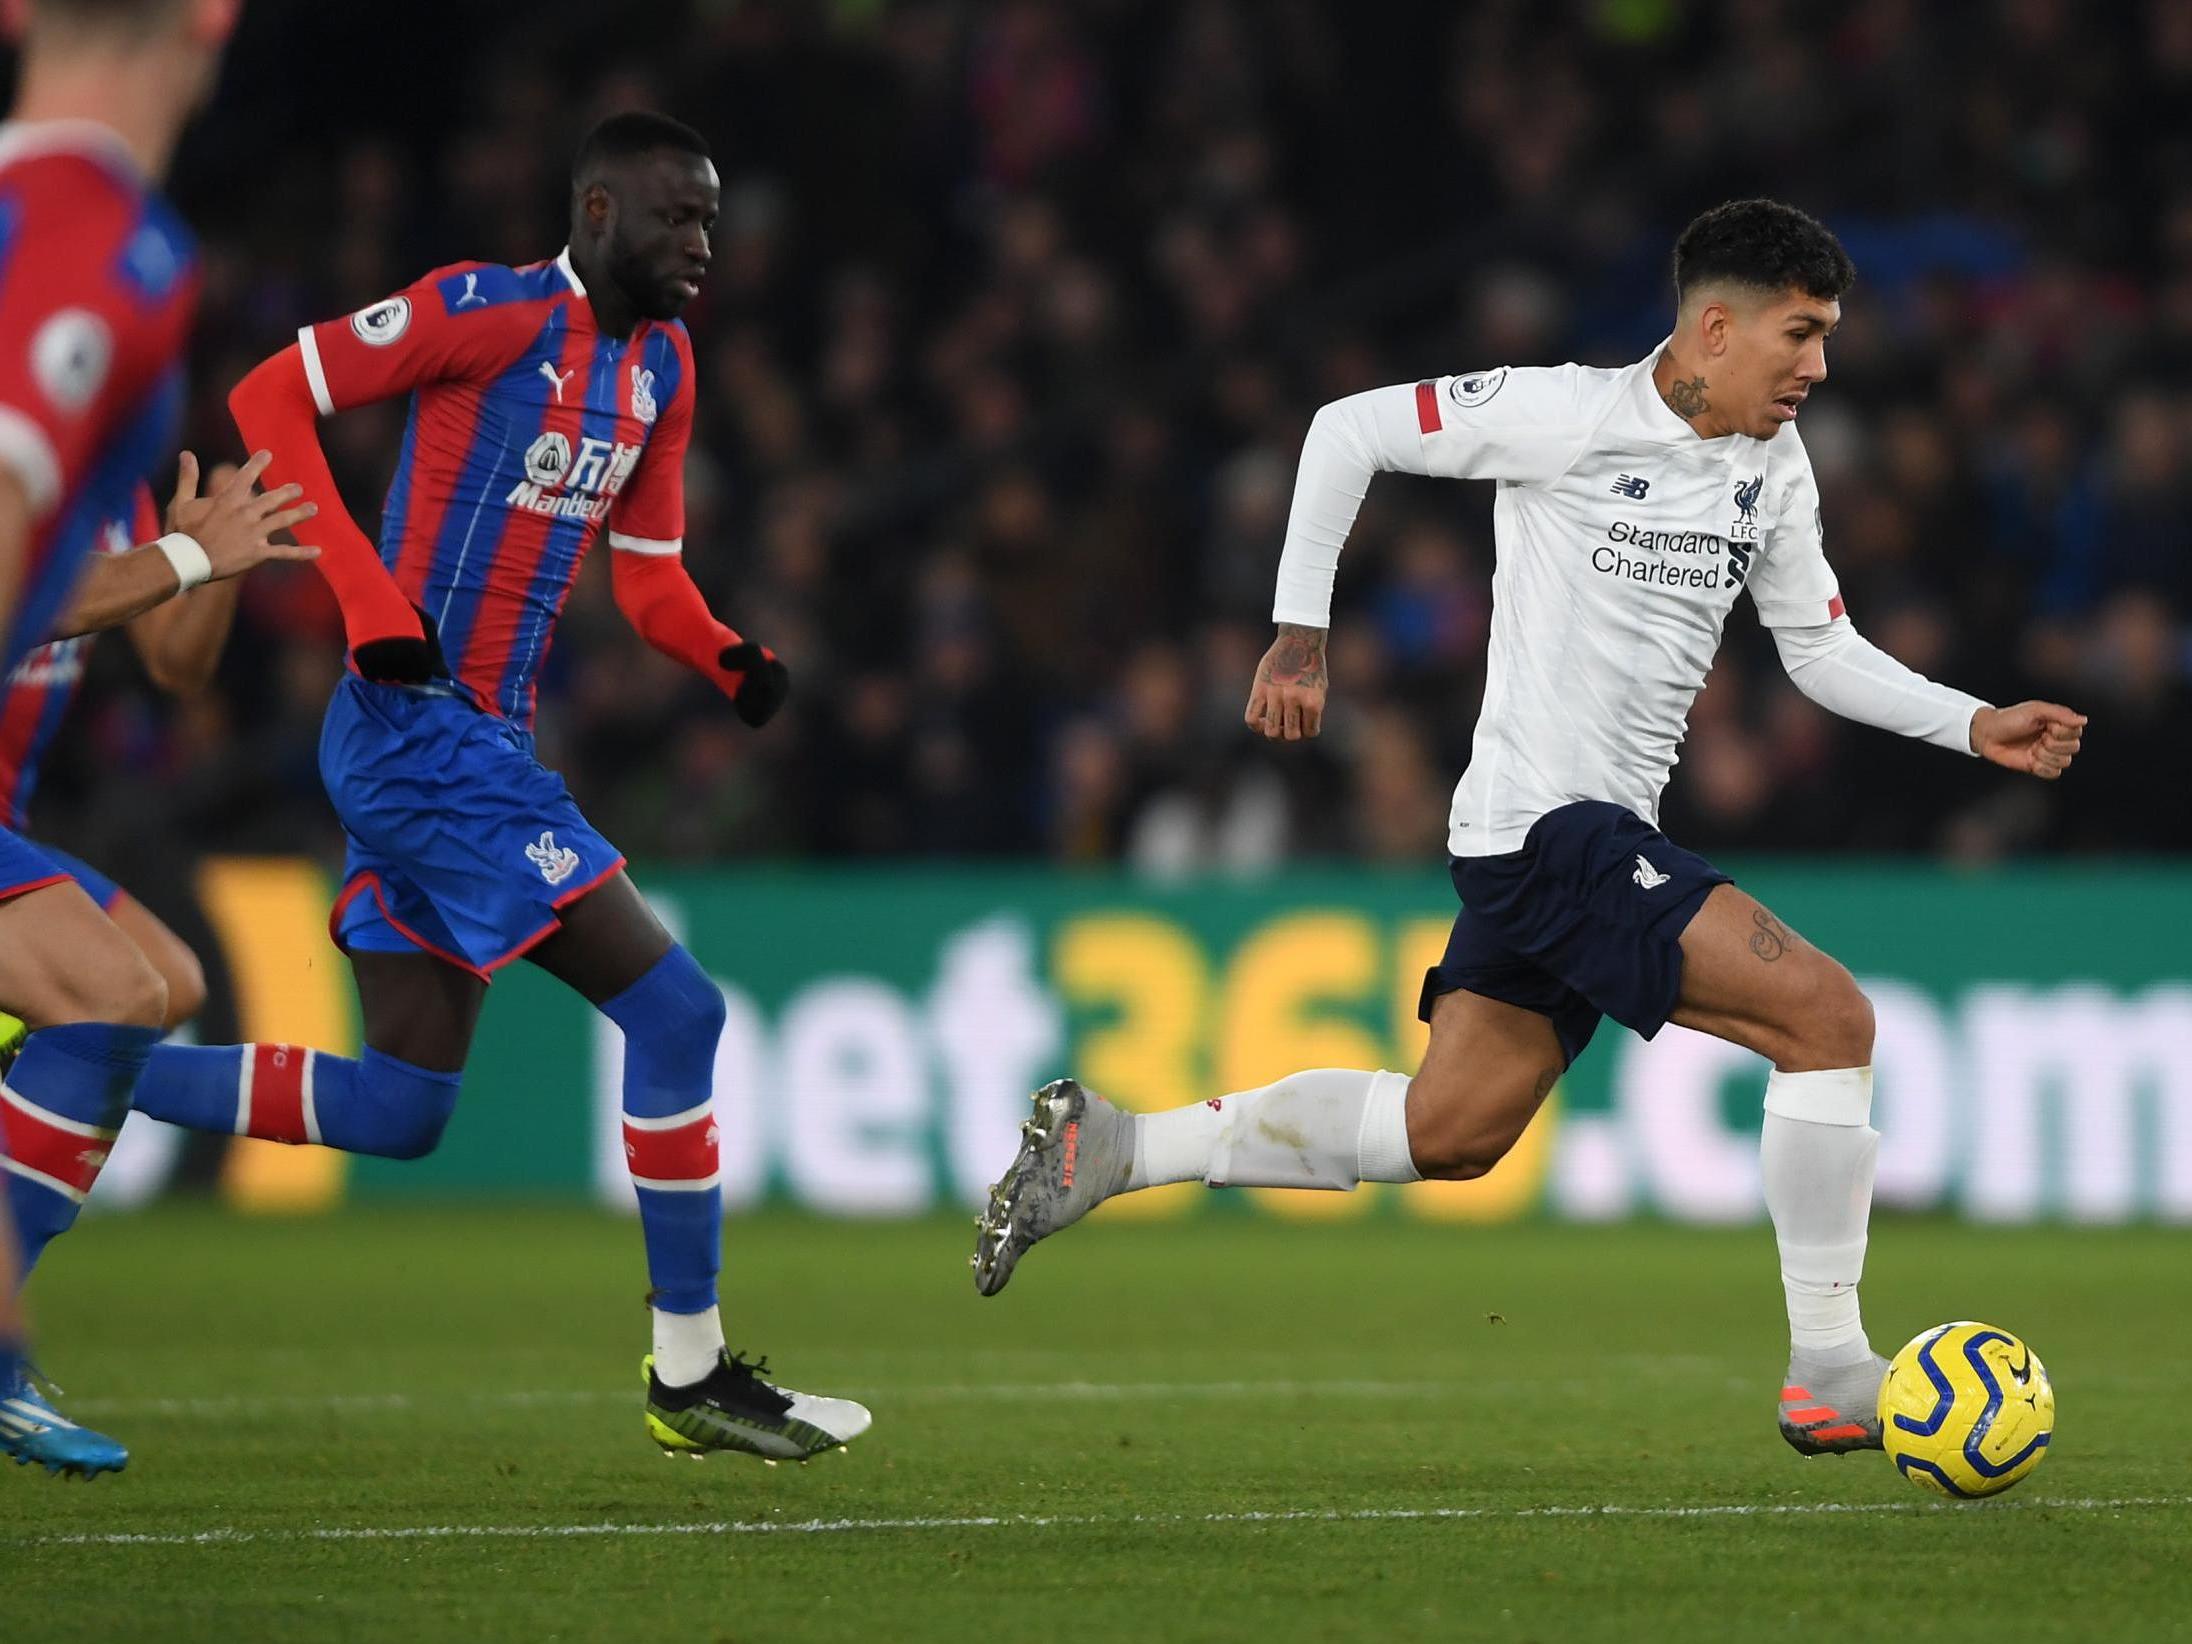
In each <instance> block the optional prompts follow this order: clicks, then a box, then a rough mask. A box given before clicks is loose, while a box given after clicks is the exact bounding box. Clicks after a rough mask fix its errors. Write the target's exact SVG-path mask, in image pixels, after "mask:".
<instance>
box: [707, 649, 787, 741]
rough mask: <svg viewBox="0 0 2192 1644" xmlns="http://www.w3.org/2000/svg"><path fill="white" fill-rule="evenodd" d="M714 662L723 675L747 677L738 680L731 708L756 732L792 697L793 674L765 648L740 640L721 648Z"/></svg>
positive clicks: (775, 655) (774, 654) (772, 652)
mask: <svg viewBox="0 0 2192 1644" xmlns="http://www.w3.org/2000/svg"><path fill="white" fill-rule="evenodd" d="M715 660H716V665H717V666H718V667H720V668H721V669H722V670H723V671H724V672H725V673H727V674H744V675H745V676H746V677H745V678H744V679H742V680H740V681H739V683H738V690H737V691H736V692H735V693H734V694H733V695H732V697H731V706H732V707H734V708H736V709H737V710H738V717H739V718H740V719H743V720H744V721H745V722H746V723H747V724H749V725H752V726H754V727H756V728H757V729H758V728H759V727H760V726H763V725H766V724H767V723H768V722H769V721H770V720H772V719H774V718H775V717H776V710H777V709H779V708H781V707H783V706H784V699H785V698H786V697H787V696H790V695H791V694H792V671H791V670H790V669H789V668H787V667H785V666H784V664H783V662H782V661H781V660H780V659H779V658H778V657H777V654H776V653H775V652H774V651H772V650H770V649H769V648H768V647H767V646H766V645H756V644H755V643H754V642H753V641H752V640H750V639H743V640H740V641H739V642H738V643H737V644H736V645H726V646H724V647H723V651H722V654H721V655H719V656H718V657H717V658H716V659H715Z"/></svg>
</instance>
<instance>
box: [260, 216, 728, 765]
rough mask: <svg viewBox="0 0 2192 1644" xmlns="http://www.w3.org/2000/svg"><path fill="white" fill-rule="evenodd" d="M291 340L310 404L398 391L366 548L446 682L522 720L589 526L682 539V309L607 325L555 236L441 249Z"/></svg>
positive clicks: (685, 377) (666, 550) (650, 539)
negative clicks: (523, 245) (608, 328)
mask: <svg viewBox="0 0 2192 1644" xmlns="http://www.w3.org/2000/svg"><path fill="white" fill-rule="evenodd" d="M297 341H298V346H299V350H300V352H301V353H302V355H303V358H304V369H305V376H306V379H307V381H308V382H309V383H310V384H311V388H312V398H313V400H314V402H315V403H316V404H317V405H318V407H319V411H320V414H321V415H322V416H331V415H333V414H334V413H335V412H337V411H343V410H347V409H349V408H350V407H352V406H356V405H364V404H368V403H370V402H372V401H374V400H381V399H387V398H390V397H391V396H393V395H396V394H400V393H404V392H406V391H408V392H409V393H410V395H411V412H410V418H409V421H408V423H407V424H406V426H405V428H404V436H403V450H402V455H401V457H400V458H399V460H398V462H397V465H396V474H395V478H394V479H393V480H392V481H391V482H390V484H389V488H388V499H387V502H386V505H385V507H384V509H383V512H382V516H381V536H380V555H381V563H382V564H383V565H385V566H386V567H387V568H388V570H389V572H390V574H391V575H392V576H393V577H394V579H395V582H396V585H397V587H399V588H400V589H402V591H403V593H404V596H405V597H406V598H407V599H410V600H412V601H414V602H415V603H417V604H418V605H419V606H420V607H421V608H422V609H423V610H424V611H425V612H426V613H427V615H428V616H430V617H432V618H433V619H434V622H435V625H436V626H437V627H438V628H439V629H440V630H441V643H442V651H443V654H444V655H445V656H446V657H447V658H448V660H449V667H450V671H451V672H452V673H453V674H454V675H455V676H456V678H457V679H458V681H459V682H460V683H462V684H463V685H465V686H466V687H467V688H468V689H469V690H470V691H471V692H472V694H473V695H474V696H475V697H476V698H477V699H478V700H479V702H480V704H481V705H482V706H483V707H485V708H487V709H489V710H490V711H492V712H495V713H499V714H502V715H504V716H505V717H507V718H509V719H511V720H514V721H516V722H517V723H518V724H519V725H521V726H527V727H530V726H531V724H532V721H533V712H534V707H535V703H536V700H537V697H538V692H539V679H540V670H541V665H542V663H543V662H544V661H545V660H546V658H547V655H548V645H549V641H550V639H551V637H552V636H553V633H554V630H555V624H556V618H557V617H558V616H559V615H560V614H561V612H562V610H563V604H564V601H565V600H566V599H567V598H568V597H569V595H570V592H571V585H572V583H573V582H574V581H575V580H576V578H577V576H578V571H579V566H580V565H581V564H582V563H583V562H584V560H585V558H586V551H587V549H588V548H590V547H591V546H592V545H593V541H594V539H595V537H596V536H598V535H599V534H600V533H601V530H602V528H603V527H604V525H606V526H607V528H608V532H609V543H610V546H611V547H612V548H613V549H616V550H618V551H620V552H625V553H636V554H676V553H678V552H679V551H680V550H681V548H682V546H683V542H684V536H685V488H684V463H685V450H686V446H687V443H688V442H689V440H690V438H691V434H692V422H693V352H692V340H691V338H690V337H689V336H688V335H687V333H686V330H685V327H684V325H683V324H682V323H680V322H678V321H674V320H673V321H670V322H669V323H667V324H663V323H659V322H655V321H647V320H643V321H641V322H640V324H639V326H638V328H637V329H636V330H634V331H633V333H632V335H631V336H630V337H629V338H627V339H623V340H619V339H618V338H615V337H606V336H603V335H602V334H601V331H600V330H599V328H598V327H597V326H596V325H595V323H594V312H593V308H592V305H591V304H589V303H588V302H587V300H586V292H585V288H584V287H583V286H582V285H581V284H580V282H579V278H578V275H577V273H576V272H575V271H574V270H573V269H572V267H571V261H570V254H569V253H568V252H565V253H564V254H563V255H561V256H559V257H557V258H556V259H555V260H554V261H553V262H546V263H539V264H536V265H534V266H532V267H529V268H506V267H503V266H501V265H499V264H492V263H457V264H454V265H452V266H450V267H448V268H439V269H436V270H434V271H433V272H432V273H430V274H428V275H427V276H426V277H425V278H423V279H421V280H419V281H418V282H417V283H416V284H414V285H411V286H408V287H406V288H405V289H404V290H402V291H400V292H398V293H397V294H396V295H394V296H392V297H389V298H387V299H386V300H385V301H382V302H378V303H375V304H373V305H372V306H371V307H370V308H364V309H360V310H359V311H358V312H357V313H356V314H353V315H350V316H349V317H347V318H345V319H337V320H328V321H324V322H323V323H321V324H319V325H313V326H307V327H306V328H305V329H304V330H302V331H300V332H299V333H298V334H297Z"/></svg>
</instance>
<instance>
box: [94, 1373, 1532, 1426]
mask: <svg viewBox="0 0 2192 1644" xmlns="http://www.w3.org/2000/svg"><path fill="white" fill-rule="evenodd" d="M1525 1385H1527V1386H1528V1387H1531V1388H1543V1387H1544V1386H1546V1385H1547V1384H1546V1383H1544V1382H1530V1383H1527V1384H1525V1383H1519V1382H1518V1383H1489V1382H1461V1381H1450V1382H1448V1381H1142V1382H1100V1381H1018V1382H1012V1381H994V1382H932V1383H918V1382H917V1383H913V1384H910V1385H905V1386H890V1385H886V1384H884V1383H880V1382H876V1383H869V1384H866V1385H853V1386H838V1385H834V1384H833V1386H832V1388H831V1391H833V1392H836V1393H840V1394H842V1395H844V1396H845V1397H848V1398H861V1399H874V1400H877V1401H881V1402H885V1403H907V1402H911V1403H952V1402H958V1401H962V1400H964V1401H969V1402H977V1403H979V1402H983V1401H989V1400H994V1401H996V1402H998V1403H1005V1404H1012V1403H1036V1402H1042V1401H1045V1400H1051V1399H1067V1400H1080V1401H1083V1402H1088V1403H1111V1402H1121V1401H1124V1400H1128V1399H1198V1398H1201V1399H1215V1398H1258V1397H1261V1398H1321V1397H1334V1398H1382V1399H1414V1398H1437V1397H1439V1396H1441V1395H1459V1394H1462V1393H1469V1394H1472V1395H1477V1394H1483V1393H1486V1392H1497V1391H1499V1390H1500V1389H1501V1388H1502V1387H1506V1388H1509V1389H1510V1390H1519V1389H1521V1388H1522V1387H1524V1386H1525ZM636 1396H637V1394H636V1393H635V1392H634V1391H633V1390H631V1389H629V1388H620V1389H617V1390H615V1391H611V1390H609V1389H606V1388H540V1389H533V1390H526V1389H515V1388H513V1389H509V1390H505V1391H490V1392H472V1393H452V1394H447V1395H442V1394H433V1393H264V1394H259V1393H239V1394H232V1395H229V1396H226V1397H221V1398H146V1399H133V1398H112V1399H71V1400H70V1401H69V1409H70V1411H71V1412H73V1413H74V1414H75V1415H78V1416H84V1417H105V1416H189V1417H197V1418H200V1419H204V1420H215V1421H223V1420H229V1419H232V1418H234V1417H238V1416H253V1415H295V1414H299V1413H310V1412H314V1411H326V1412H330V1413H333V1414H337V1415H384V1414H403V1413H405V1412H409V1411H412V1410H418V1409H425V1408H431V1407H433V1406H435V1405H438V1404H462V1405H465V1406H467V1407H469V1408H473V1409H481V1408H488V1409H505V1408H525V1407H528V1406H536V1405H570V1404H624V1403H629V1402H630V1401H631V1400H632V1399H633V1398H635V1397H636Z"/></svg>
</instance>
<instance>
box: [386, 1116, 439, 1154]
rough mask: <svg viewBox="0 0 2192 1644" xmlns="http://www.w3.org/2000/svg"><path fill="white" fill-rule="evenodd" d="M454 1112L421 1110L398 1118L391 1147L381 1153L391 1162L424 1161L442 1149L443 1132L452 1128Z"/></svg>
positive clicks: (389, 1137) (389, 1140)
mask: <svg viewBox="0 0 2192 1644" xmlns="http://www.w3.org/2000/svg"><path fill="white" fill-rule="evenodd" d="M452 1111H453V1109H451V1108H442V1109H440V1110H438V1111H436V1110H433V1109H419V1110H415V1111H412V1112H408V1113H402V1114H398V1115H397V1116H396V1117H395V1119H394V1122H393V1123H391V1124H390V1125H389V1127H388V1132H387V1145H386V1146H385V1147H384V1148H382V1149H381V1150H380V1153H381V1156H382V1157H383V1158H387V1159H423V1158H425V1157H426V1156H427V1155H428V1154H429V1153H431V1152H433V1151H434V1149H435V1148H437V1147H439V1146H441V1138H442V1132H443V1131H445V1130H447V1129H448V1128H449V1115H450V1113H451V1112H452Z"/></svg>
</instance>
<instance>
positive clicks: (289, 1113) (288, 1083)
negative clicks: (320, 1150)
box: [236, 1045, 320, 1147]
mask: <svg viewBox="0 0 2192 1644" xmlns="http://www.w3.org/2000/svg"><path fill="white" fill-rule="evenodd" d="M318 1059H319V1052H318V1051H316V1050H314V1049H312V1048H311V1047H310V1046H309V1045H250V1046H247V1047H246V1048H245V1053H244V1058H243V1071H242V1072H241V1073H240V1074H239V1075H238V1076H237V1079H236V1134H237V1135H239V1136H257V1137H260V1138H262V1139H263V1140H266V1141H270V1142H287V1143H288V1144H290V1145H291V1146H293V1147H294V1146H296V1145H297V1144H299V1143H301V1142H317V1141H318V1140H319V1139H320V1115H319V1110H318V1108H317V1107H316V1105H315V1104H314V1100H313V1090H312V1085H313V1067H314V1063H315V1062H316V1061H317V1060H318Z"/></svg>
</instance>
